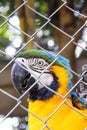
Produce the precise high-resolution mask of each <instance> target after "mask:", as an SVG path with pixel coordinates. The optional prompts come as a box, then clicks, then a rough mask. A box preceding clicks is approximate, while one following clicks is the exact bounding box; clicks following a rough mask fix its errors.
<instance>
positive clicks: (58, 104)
mask: <svg viewBox="0 0 87 130" xmlns="http://www.w3.org/2000/svg"><path fill="white" fill-rule="evenodd" d="M67 68H68V69H67ZM70 68H71V67H70V63H69V60H68V59H66V58H65V57H63V56H61V55H56V54H55V53H53V52H49V53H48V52H46V51H43V50H26V51H23V52H21V53H20V54H19V57H18V58H16V60H15V63H14V64H13V67H12V70H11V77H12V83H13V86H14V87H15V88H16V89H17V90H18V91H19V92H20V93H21V94H22V93H23V91H26V90H28V92H29V98H28V110H29V112H28V130H86V128H87V119H85V118H84V117H83V116H82V115H81V114H79V113H77V112H76V111H75V110H74V109H71V107H70V106H73V102H72V100H73V93H72V92H71V94H68V95H67V93H68V92H69V90H70V89H71V88H72V86H73V85H72V74H71V72H70V71H69V69H70ZM66 95H67V96H66ZM73 101H74V100H73ZM67 104H68V105H67ZM74 106H75V105H74ZM74 106H73V107H74ZM75 109H77V110H78V111H79V112H80V113H82V114H86V115H87V111H86V109H85V110H80V109H78V108H77V107H76V108H75Z"/></svg>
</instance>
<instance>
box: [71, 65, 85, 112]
mask: <svg viewBox="0 0 87 130" xmlns="http://www.w3.org/2000/svg"><path fill="white" fill-rule="evenodd" d="M80 78H82V80H81V82H80V84H79V85H78V87H76V90H75V91H73V92H71V99H72V103H73V105H74V106H75V107H77V108H78V109H80V110H84V109H87V64H84V65H82V73H81V74H80Z"/></svg>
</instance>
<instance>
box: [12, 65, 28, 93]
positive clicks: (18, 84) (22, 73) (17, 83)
mask: <svg viewBox="0 0 87 130" xmlns="http://www.w3.org/2000/svg"><path fill="white" fill-rule="evenodd" d="M26 76H27V78H30V74H29V72H28V71H27V70H25V69H23V68H22V67H21V66H20V65H18V64H17V63H14V64H13V66H12V70H11V78H12V83H13V86H14V87H15V88H16V90H17V91H18V92H19V93H21V94H22V90H25V87H26V81H25V79H26V78H25V77H26Z"/></svg>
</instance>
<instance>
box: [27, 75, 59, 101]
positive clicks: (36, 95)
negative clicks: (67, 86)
mask: <svg viewBox="0 0 87 130" xmlns="http://www.w3.org/2000/svg"><path fill="white" fill-rule="evenodd" d="M52 75H53V82H52V83H51V84H50V85H49V86H48V87H49V88H50V89H52V90H54V91H57V89H58V86H59V84H58V79H57V77H56V76H55V75H54V74H52ZM37 86H38V85H36V86H35V87H34V88H35V89H34V90H33V91H30V93H29V98H30V99H31V100H32V101H35V100H36V99H38V100H47V99H48V98H50V97H52V96H53V95H54V93H53V92H52V91H50V90H49V89H47V88H46V87H43V88H41V89H39V90H38V89H37Z"/></svg>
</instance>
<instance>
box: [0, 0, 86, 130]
mask: <svg viewBox="0 0 87 130" xmlns="http://www.w3.org/2000/svg"><path fill="white" fill-rule="evenodd" d="M61 1H62V4H61V5H60V6H59V7H58V8H57V9H56V10H55V11H54V12H53V13H51V15H50V16H49V17H46V16H44V15H43V14H42V13H40V12H38V11H36V10H35V9H33V8H32V7H30V6H29V4H28V1H27V0H24V1H23V2H22V4H21V5H20V6H19V7H17V8H16V9H15V10H14V11H13V12H12V13H10V15H9V16H5V15H3V14H0V17H2V18H3V19H4V22H3V23H2V24H1V25H0V28H3V27H4V25H5V24H6V23H8V25H10V26H11V27H12V28H13V29H15V30H17V31H19V32H20V33H22V34H23V35H25V36H26V37H28V38H29V40H28V41H27V42H26V43H25V44H23V46H22V47H21V48H20V49H18V51H17V52H16V54H15V55H14V56H13V57H10V56H8V57H9V58H10V60H8V62H7V63H6V64H5V66H3V67H2V68H1V69H0V75H1V74H2V73H3V72H5V71H6V69H8V67H9V66H10V65H11V64H12V63H13V62H14V60H15V59H16V58H17V57H18V54H19V53H20V52H21V51H22V50H24V49H25V48H26V47H27V46H28V45H29V43H30V42H31V41H32V42H33V43H34V46H36V47H37V48H39V49H42V50H44V51H47V50H45V49H44V48H43V47H41V46H40V45H39V44H38V43H37V42H35V40H36V35H37V33H38V32H39V31H40V30H42V29H43V28H44V27H46V26H47V25H48V24H49V25H50V26H52V27H53V28H54V29H56V30H58V31H59V32H60V33H62V34H63V35H65V36H66V37H68V38H69V39H70V40H69V41H68V42H67V43H66V45H65V46H64V47H63V48H62V49H61V50H60V51H59V52H58V53H57V54H56V56H55V60H54V61H53V62H52V63H51V64H50V65H49V67H50V66H51V65H52V64H53V63H54V62H55V61H56V60H57V56H58V55H59V54H61V53H62V52H63V51H65V49H66V48H68V47H69V45H71V44H75V45H77V43H76V42H75V37H76V35H77V34H78V33H79V32H80V31H81V30H82V29H83V28H84V27H85V26H87V20H86V19H87V16H86V15H84V14H82V13H80V12H78V11H76V10H74V9H72V8H71V7H69V6H68V5H67V1H65V0H64V1H63V0H61ZM23 6H26V7H27V8H28V9H29V10H31V11H32V12H34V13H35V14H37V15H39V16H40V17H42V18H43V19H44V20H45V22H44V23H43V25H41V26H40V27H39V29H37V30H36V31H35V32H34V33H33V34H32V35H30V34H28V33H26V32H24V31H23V30H22V29H20V28H18V27H16V26H14V25H13V24H12V23H11V22H10V17H11V16H13V15H14V14H15V13H17V11H18V10H20V9H21V8H22V7H23ZM62 7H66V8H67V9H68V10H69V11H71V12H73V13H77V14H78V15H79V16H80V17H83V18H84V19H85V20H84V23H83V25H82V26H81V27H79V28H78V30H77V31H76V32H75V33H74V34H73V35H70V34H68V33H66V32H65V31H64V30H62V29H60V28H59V27H57V26H56V25H54V24H53V23H52V22H51V19H52V17H53V16H54V15H55V14H56V13H57V12H58V11H60V10H61V8H62ZM77 46H79V47H81V48H82V49H83V50H85V51H86V49H84V48H83V47H82V46H80V45H77ZM47 52H48V51H47ZM48 53H49V52H48ZM0 55H2V56H3V55H4V56H7V54H6V52H5V51H2V50H0ZM65 67H66V66H65ZM66 68H67V67H66ZM46 69H47V68H46ZM67 69H69V68H67ZM44 71H45V70H44ZM44 71H43V72H42V73H41V75H42V74H43V73H44ZM69 71H71V72H72V73H73V75H75V76H77V77H79V80H78V81H77V82H76V83H75V84H74V85H73V87H72V88H71V89H70V90H69V91H68V93H66V95H65V96H62V95H61V94H59V93H56V92H55V91H53V90H51V89H50V91H52V92H53V93H55V94H56V95H58V96H61V98H62V102H61V103H60V105H59V106H57V108H56V109H55V110H54V111H53V112H52V113H51V114H50V115H49V116H48V117H47V118H46V120H43V119H42V118H40V117H39V116H37V115H36V114H35V113H33V112H32V111H30V110H28V109H27V107H25V106H24V105H23V104H22V99H23V98H24V97H25V96H26V94H27V93H28V92H29V91H30V89H31V88H32V87H33V86H34V85H35V84H36V83H38V82H39V79H40V77H39V78H38V79H37V81H36V82H35V83H34V84H33V85H32V86H31V87H30V88H29V89H28V90H26V91H25V92H24V93H23V94H22V95H21V96H19V97H15V96H14V95H12V94H10V93H8V92H7V91H5V90H4V89H3V88H0V94H2V98H3V97H4V95H5V96H7V97H9V98H11V99H12V101H15V102H16V103H15V104H14V105H13V107H12V108H11V110H9V112H8V113H6V114H5V116H4V118H3V119H2V120H1V122H0V124H1V123H2V122H3V121H4V120H5V119H6V118H7V117H9V116H10V115H11V114H12V113H13V112H14V111H15V110H16V109H17V108H18V107H20V108H21V109H23V110H24V111H26V112H29V113H30V114H32V115H33V116H35V117H36V118H38V119H39V120H41V121H42V122H43V123H44V125H43V128H42V130H44V128H45V127H47V128H48V129H49V130H50V128H49V126H48V125H47V122H48V120H49V119H50V118H51V117H52V116H53V115H54V114H55V113H56V112H57V111H58V110H59V109H61V107H62V105H63V104H64V103H65V104H66V105H67V106H68V107H70V108H71V109H73V110H74V111H76V112H77V113H79V114H80V115H81V116H83V117H84V119H85V118H86V119H87V115H85V114H83V113H82V112H81V111H79V110H78V109H76V108H75V107H73V106H71V105H69V104H68V103H67V102H66V98H67V96H68V95H69V93H70V92H71V91H72V90H74V89H75V88H76V87H77V85H79V83H80V82H81V81H82V79H83V75H84V74H85V72H83V73H82V75H80V74H79V73H77V72H76V71H74V70H72V69H69ZM41 75H40V76H41ZM41 84H43V85H44V86H45V87H46V88H48V87H47V86H46V85H45V84H44V83H41ZM48 89H49V88H48ZM26 102H27V101H26ZM86 129H87V128H86Z"/></svg>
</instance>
